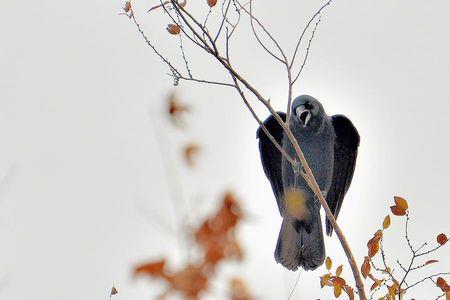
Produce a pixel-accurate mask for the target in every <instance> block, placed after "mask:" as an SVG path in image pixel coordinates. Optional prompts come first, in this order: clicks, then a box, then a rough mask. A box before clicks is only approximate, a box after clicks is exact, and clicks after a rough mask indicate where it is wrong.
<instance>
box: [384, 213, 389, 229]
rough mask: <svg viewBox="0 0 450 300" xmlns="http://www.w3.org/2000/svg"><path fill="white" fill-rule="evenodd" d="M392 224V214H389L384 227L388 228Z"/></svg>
mask: <svg viewBox="0 0 450 300" xmlns="http://www.w3.org/2000/svg"><path fill="white" fill-rule="evenodd" d="M389 225H391V216H389V215H387V216H386V217H385V218H384V221H383V229H387V228H388V227H389Z"/></svg>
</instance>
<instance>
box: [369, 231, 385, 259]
mask: <svg viewBox="0 0 450 300" xmlns="http://www.w3.org/2000/svg"><path fill="white" fill-rule="evenodd" d="M382 236H383V231H381V230H378V231H377V232H375V234H374V235H373V238H371V239H370V240H369V241H368V242H367V248H368V255H369V257H374V256H375V254H377V253H378V251H379V250H380V240H381V237H382Z"/></svg>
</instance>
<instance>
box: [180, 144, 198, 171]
mask: <svg viewBox="0 0 450 300" xmlns="http://www.w3.org/2000/svg"><path fill="white" fill-rule="evenodd" d="M199 151H200V147H199V146H198V145H197V144H195V143H190V144H188V145H187V146H186V147H184V151H183V153H184V161H185V162H186V163H187V164H188V165H189V166H190V167H192V166H193V165H194V158H195V156H196V155H197V154H198V152H199Z"/></svg>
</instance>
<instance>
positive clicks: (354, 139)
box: [326, 115, 359, 236]
mask: <svg viewBox="0 0 450 300" xmlns="http://www.w3.org/2000/svg"><path fill="white" fill-rule="evenodd" d="M332 123H333V127H334V132H335V134H336V138H335V143H334V165H333V179H332V182H331V186H330V189H329V191H328V193H327V197H326V198H327V199H326V200H327V203H328V206H329V207H330V209H331V212H332V213H333V215H334V217H335V218H337V217H338V215H339V211H340V209H341V206H342V202H343V200H344V196H345V194H346V193H347V190H348V188H349V186H350V183H351V181H352V177H353V172H354V170H355V162H356V156H357V154H358V146H359V134H358V131H357V130H356V128H355V126H353V124H352V122H351V121H350V120H349V119H348V118H347V117H345V116H343V115H334V116H333V117H332ZM326 231H327V234H328V235H329V236H331V234H332V232H333V227H332V225H331V223H330V221H329V220H328V219H326Z"/></svg>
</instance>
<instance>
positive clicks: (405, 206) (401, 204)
mask: <svg viewBox="0 0 450 300" xmlns="http://www.w3.org/2000/svg"><path fill="white" fill-rule="evenodd" d="M394 202H395V205H396V206H397V207H398V208H399V209H401V210H407V209H408V202H407V201H406V200H405V199H403V198H402V197H399V196H395V197H394Z"/></svg>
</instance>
